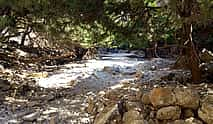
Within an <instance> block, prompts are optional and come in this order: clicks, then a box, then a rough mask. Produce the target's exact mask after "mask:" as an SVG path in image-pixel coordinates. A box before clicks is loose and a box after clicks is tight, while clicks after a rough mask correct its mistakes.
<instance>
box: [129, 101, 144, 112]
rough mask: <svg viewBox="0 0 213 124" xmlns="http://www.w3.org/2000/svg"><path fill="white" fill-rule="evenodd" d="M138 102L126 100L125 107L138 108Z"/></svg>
mask: <svg viewBox="0 0 213 124" xmlns="http://www.w3.org/2000/svg"><path fill="white" fill-rule="evenodd" d="M140 106H141V105H140V103H139V102H126V109H127V111H129V110H133V109H134V110H140Z"/></svg>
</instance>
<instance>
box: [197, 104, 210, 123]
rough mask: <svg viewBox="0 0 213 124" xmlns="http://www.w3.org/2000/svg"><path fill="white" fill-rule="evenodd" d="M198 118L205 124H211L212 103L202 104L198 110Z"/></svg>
mask: <svg viewBox="0 0 213 124" xmlns="http://www.w3.org/2000/svg"><path fill="white" fill-rule="evenodd" d="M198 116H199V117H200V118H201V119H202V120H203V121H204V122H206V123H207V124H213V103H210V102H205V103H203V104H202V106H201V108H200V109H199V110H198Z"/></svg>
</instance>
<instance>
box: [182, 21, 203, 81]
mask: <svg viewBox="0 0 213 124" xmlns="http://www.w3.org/2000/svg"><path fill="white" fill-rule="evenodd" d="M183 30H184V33H185V34H184V37H185V38H184V40H185V42H184V44H183V45H185V46H186V48H184V50H183V51H182V52H183V53H182V55H184V54H185V56H186V57H187V59H188V61H187V65H188V67H189V69H190V71H191V74H192V81H193V82H194V83H198V82H200V80H201V70H200V67H199V64H200V60H199V56H198V54H197V50H196V48H195V45H194V43H193V40H192V24H191V22H190V21H188V22H184V23H183Z"/></svg>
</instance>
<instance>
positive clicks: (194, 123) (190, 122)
mask: <svg viewBox="0 0 213 124" xmlns="http://www.w3.org/2000/svg"><path fill="white" fill-rule="evenodd" d="M184 124H203V122H202V121H200V120H198V119H196V118H193V117H191V118H188V119H186V120H185V123H184Z"/></svg>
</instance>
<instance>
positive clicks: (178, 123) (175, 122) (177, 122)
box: [169, 120, 185, 124]
mask: <svg viewBox="0 0 213 124" xmlns="http://www.w3.org/2000/svg"><path fill="white" fill-rule="evenodd" d="M169 124H185V121H184V120H175V121H173V122H171V123H169Z"/></svg>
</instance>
